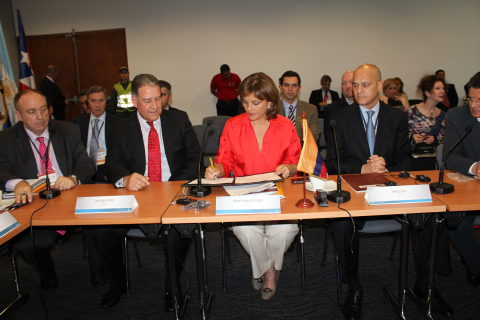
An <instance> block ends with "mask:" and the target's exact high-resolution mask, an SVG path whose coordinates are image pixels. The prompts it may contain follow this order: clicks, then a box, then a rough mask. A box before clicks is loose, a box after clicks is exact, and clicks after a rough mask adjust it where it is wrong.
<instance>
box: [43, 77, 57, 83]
mask: <svg viewBox="0 0 480 320" xmlns="http://www.w3.org/2000/svg"><path fill="white" fill-rule="evenodd" d="M45 77H46V78H47V79H48V80H50V81H52V82H53V83H55V80H53V79H52V78H50V77H49V76H45Z"/></svg>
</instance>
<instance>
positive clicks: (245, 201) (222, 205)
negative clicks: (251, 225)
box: [216, 195, 281, 215]
mask: <svg viewBox="0 0 480 320" xmlns="http://www.w3.org/2000/svg"><path fill="white" fill-rule="evenodd" d="M216 201H217V205H216V214H218V215H220V214H255V213H281V211H280V196H279V195H268V196H267V195H263V196H262V195H246V196H233V197H217V199H216Z"/></svg>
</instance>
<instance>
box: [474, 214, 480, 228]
mask: <svg viewBox="0 0 480 320" xmlns="http://www.w3.org/2000/svg"><path fill="white" fill-rule="evenodd" d="M473 225H474V226H480V215H478V216H477V217H476V218H475V221H474V222H473Z"/></svg>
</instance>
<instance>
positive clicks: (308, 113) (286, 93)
mask: <svg viewBox="0 0 480 320" xmlns="http://www.w3.org/2000/svg"><path fill="white" fill-rule="evenodd" d="M278 81H279V84H280V92H281V96H282V100H281V102H282V103H281V104H280V107H279V109H278V114H279V115H281V116H284V117H287V118H289V119H290V120H291V121H292V122H293V125H294V126H295V129H296V130H297V133H298V136H299V137H300V139H302V140H303V130H302V114H303V112H304V111H305V117H306V119H307V123H308V127H309V128H310V131H311V132H312V134H313V137H314V138H315V141H318V137H319V135H320V128H319V126H318V114H317V108H315V106H314V105H311V104H309V103H306V102H305V101H302V100H300V99H298V93H299V92H300V89H301V88H302V86H301V85H300V84H301V80H300V75H299V74H298V73H296V72H294V71H287V72H285V73H284V74H283V75H282V77H281V78H280V79H278Z"/></svg>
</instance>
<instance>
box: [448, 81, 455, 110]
mask: <svg viewBox="0 0 480 320" xmlns="http://www.w3.org/2000/svg"><path fill="white" fill-rule="evenodd" d="M446 89H447V98H448V102H449V103H450V108H455V107H456V106H458V95H457V90H456V89H455V85H454V84H452V83H447V88H446Z"/></svg>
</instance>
